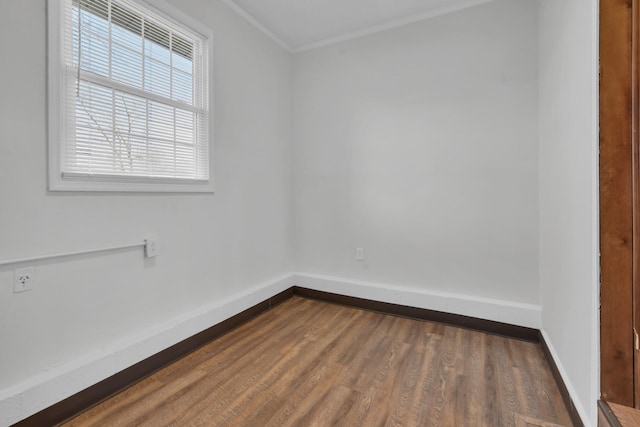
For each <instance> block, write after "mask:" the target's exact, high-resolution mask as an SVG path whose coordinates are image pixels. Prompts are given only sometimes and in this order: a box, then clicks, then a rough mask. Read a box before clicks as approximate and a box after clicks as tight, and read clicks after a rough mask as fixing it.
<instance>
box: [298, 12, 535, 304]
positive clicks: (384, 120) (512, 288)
mask: <svg viewBox="0 0 640 427" xmlns="http://www.w3.org/2000/svg"><path fill="white" fill-rule="evenodd" d="M537 42H538V41H537V13H536V3H535V2H531V1H529V0H497V1H494V2H491V3H488V4H485V5H480V6H476V7H472V8H470V9H466V10H463V11H459V12H455V13H450V14H447V15H443V16H440V17H436V18H433V19H429V20H426V21H423V22H419V23H415V24H410V25H406V26H403V27H400V28H396V29H392V30H388V31H384V32H381V33H377V34H373V35H369V36H366V37H362V38H358V39H354V40H350V41H346V42H342V43H338V44H334V45H331V46H328V47H324V48H320V49H314V50H311V51H308V52H303V53H300V54H297V55H295V56H294V90H293V93H294V104H293V105H294V115H293V129H294V131H293V142H294V212H295V215H294V218H295V221H296V226H295V254H296V268H297V269H298V270H299V271H301V272H304V273H312V274H320V275H331V276H338V277H341V278H345V279H349V280H358V281H371V282H377V283H382V284H390V285H391V284H392V285H396V286H404V287H409V288H413V289H418V290H425V291H428V292H446V293H448V294H457V295H467V296H471V297H479V298H493V299H499V300H504V301H510V302H516V303H527V304H538V296H539V292H538V180H537V170H538V152H537V141H538V110H537V97H538V89H537V83H538V74H537V73H538V66H537V56H538V53H537ZM356 247H363V248H364V252H365V262H357V261H356V260H355V248H356ZM361 296H363V297H366V295H361Z"/></svg>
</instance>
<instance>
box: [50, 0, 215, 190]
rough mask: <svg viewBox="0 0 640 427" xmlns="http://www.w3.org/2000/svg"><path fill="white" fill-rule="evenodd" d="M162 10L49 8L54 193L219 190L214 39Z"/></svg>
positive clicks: (133, 4) (124, 1)
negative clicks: (214, 168) (215, 178)
mask: <svg viewBox="0 0 640 427" xmlns="http://www.w3.org/2000/svg"><path fill="white" fill-rule="evenodd" d="M151 4H153V5H154V6H162V5H164V3H159V2H157V1H153V2H152V3H151ZM154 6H151V5H150V4H148V3H143V2H139V1H137V0H136V1H134V0H49V147H50V148H49V164H50V165H49V166H50V170H49V175H50V189H51V190H72V191H74V190H80V191H93V190H95V191H212V190H213V187H212V180H211V179H210V165H211V153H210V152H211V144H210V141H209V134H210V127H211V123H210V121H211V120H210V111H209V89H210V88H209V84H208V80H209V61H210V58H211V56H212V55H211V52H210V49H211V36H210V34H208V32H207V30H206V29H203V28H202V27H201V26H200V25H199V24H197V23H195V22H193V21H192V20H191V19H190V18H188V17H186V16H184V15H182V14H180V13H179V12H177V11H175V10H170V9H169V8H168V7H167V6H166V5H164V6H162V11H160V9H157V8H156V7H154ZM185 22H188V25H187V24H185ZM196 27H197V28H198V29H197V30H196V29H195V28H196Z"/></svg>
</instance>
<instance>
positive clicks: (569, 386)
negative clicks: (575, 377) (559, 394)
mask: <svg viewBox="0 0 640 427" xmlns="http://www.w3.org/2000/svg"><path fill="white" fill-rule="evenodd" d="M540 333H541V334H542V337H543V338H544V341H545V343H546V344H547V348H548V349H549V353H550V354H551V358H552V359H553V360H554V362H555V363H556V367H557V368H558V372H560V376H561V377H562V381H563V382H564V385H565V386H566V387H567V391H568V392H569V396H571V400H572V401H573V405H574V407H575V408H576V410H577V411H578V414H579V415H580V418H581V419H582V422H583V423H584V425H585V426H586V427H589V426H590V425H591V423H590V422H589V420H590V419H591V418H590V417H589V416H588V415H589V413H588V412H587V411H586V410H585V409H584V406H583V405H582V402H581V401H580V399H579V397H578V396H579V395H578V393H577V392H576V389H575V388H574V387H573V384H572V383H571V381H570V380H569V375H568V374H567V371H566V370H565V369H564V366H563V365H562V362H561V360H560V357H559V356H558V353H557V352H556V349H555V347H554V346H553V342H552V341H551V338H550V337H549V335H548V334H547V332H546V331H545V330H544V329H540ZM593 406H596V407H597V405H596V402H593ZM596 411H597V409H596ZM595 419H596V420H597V417H596V418H595ZM594 427H595V426H594Z"/></svg>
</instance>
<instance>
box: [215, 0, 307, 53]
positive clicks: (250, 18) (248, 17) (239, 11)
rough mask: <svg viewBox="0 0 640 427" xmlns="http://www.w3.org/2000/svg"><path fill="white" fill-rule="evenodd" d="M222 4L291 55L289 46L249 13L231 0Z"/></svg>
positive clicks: (291, 51) (291, 49)
mask: <svg viewBox="0 0 640 427" xmlns="http://www.w3.org/2000/svg"><path fill="white" fill-rule="evenodd" d="M222 2H223V3H224V4H226V5H227V6H229V8H230V9H231V10H233V11H234V12H235V13H237V14H238V15H240V16H241V17H242V18H244V19H245V20H246V21H247V22H248V23H250V24H251V25H253V26H254V27H256V28H257V29H258V30H260V31H262V33H264V35H266V36H267V37H269V38H270V39H271V40H273V41H274V42H276V43H277V44H278V45H279V46H280V47H281V48H283V49H284V50H286V51H287V52H289V53H293V52H294V49H293V48H292V47H291V46H289V45H288V44H287V43H285V42H284V41H283V40H282V39H280V38H279V37H278V36H276V35H275V34H274V33H273V32H271V30H269V29H268V28H267V27H265V26H264V25H262V24H261V23H260V22H259V21H258V20H257V19H256V18H254V17H253V16H252V15H251V14H250V13H249V12H247V11H246V10H244V9H243V8H242V7H240V6H238V4H237V3H236V2H234V1H233V0H222Z"/></svg>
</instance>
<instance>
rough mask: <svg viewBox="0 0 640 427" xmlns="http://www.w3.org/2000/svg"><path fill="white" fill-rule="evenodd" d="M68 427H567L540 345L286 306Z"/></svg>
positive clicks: (301, 303)
mask: <svg viewBox="0 0 640 427" xmlns="http://www.w3.org/2000/svg"><path fill="white" fill-rule="evenodd" d="M63 425H65V426H89V425H100V426H165V425H174V426H197V425H201V426H278V427H279V426H330V425H340V426H488V427H502V426H516V427H524V426H528V427H531V426H546V427H550V426H555V425H561V426H570V425H571V422H570V420H569V415H568V413H567V411H566V410H565V408H564V406H563V403H562V398H561V396H560V393H559V391H558V389H557V387H556V384H555V382H554V380H553V377H552V375H551V372H550V370H549V368H548V366H547V364H546V361H545V359H544V356H543V353H542V350H541V349H540V346H539V345H538V344H535V343H530V342H525V341H519V340H514V339H510V338H504V337H501V336H496V335H489V334H485V333H481V332H475V331H471V330H466V329H461V328H456V327H451V326H446V325H443V324H437V323H431V322H424V321H418V320H412V319H406V318H402V317H396V316H390V315H384V314H379V313H375V312H370V311H364V310H360V309H355V308H350V307H344V306H340V305H334V304H329V303H324V302H318V301H314V300H310V299H305V298H301V297H297V296H295V297H293V298H291V299H289V300H287V301H285V302H284V303H282V304H280V305H278V306H277V307H275V308H274V309H272V310H270V311H268V312H266V313H264V314H262V315H260V316H258V317H257V318H255V319H253V320H251V321H250V322H248V323H246V324H244V325H242V326H240V327H239V328H237V329H235V330H233V331H231V332H229V333H228V334H226V335H224V336H222V337H221V338H219V339H217V340H215V341H214V342H212V343H210V344H208V345H206V346H205V347H202V348H200V349H199V350H197V351H195V352H193V353H191V354H190V355H188V356H186V357H184V358H183V359H181V360H179V361H178V362H176V363H174V364H173V365H171V366H169V367H167V368H165V369H163V370H161V371H158V372H157V373H155V374H153V375H152V376H150V377H148V378H146V379H145V380H143V381H141V382H139V383H137V384H135V385H134V386H132V387H130V388H129V389H127V390H125V391H123V392H121V393H120V394H118V395H116V396H114V397H112V398H110V399H108V400H106V401H104V402H102V403H101V404H99V405H97V406H95V407H93V408H92V409H90V410H88V411H86V412H85V413H83V414H81V415H80V416H78V417H76V418H75V419H72V420H70V421H68V422H67V423H66V424H63Z"/></svg>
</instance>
